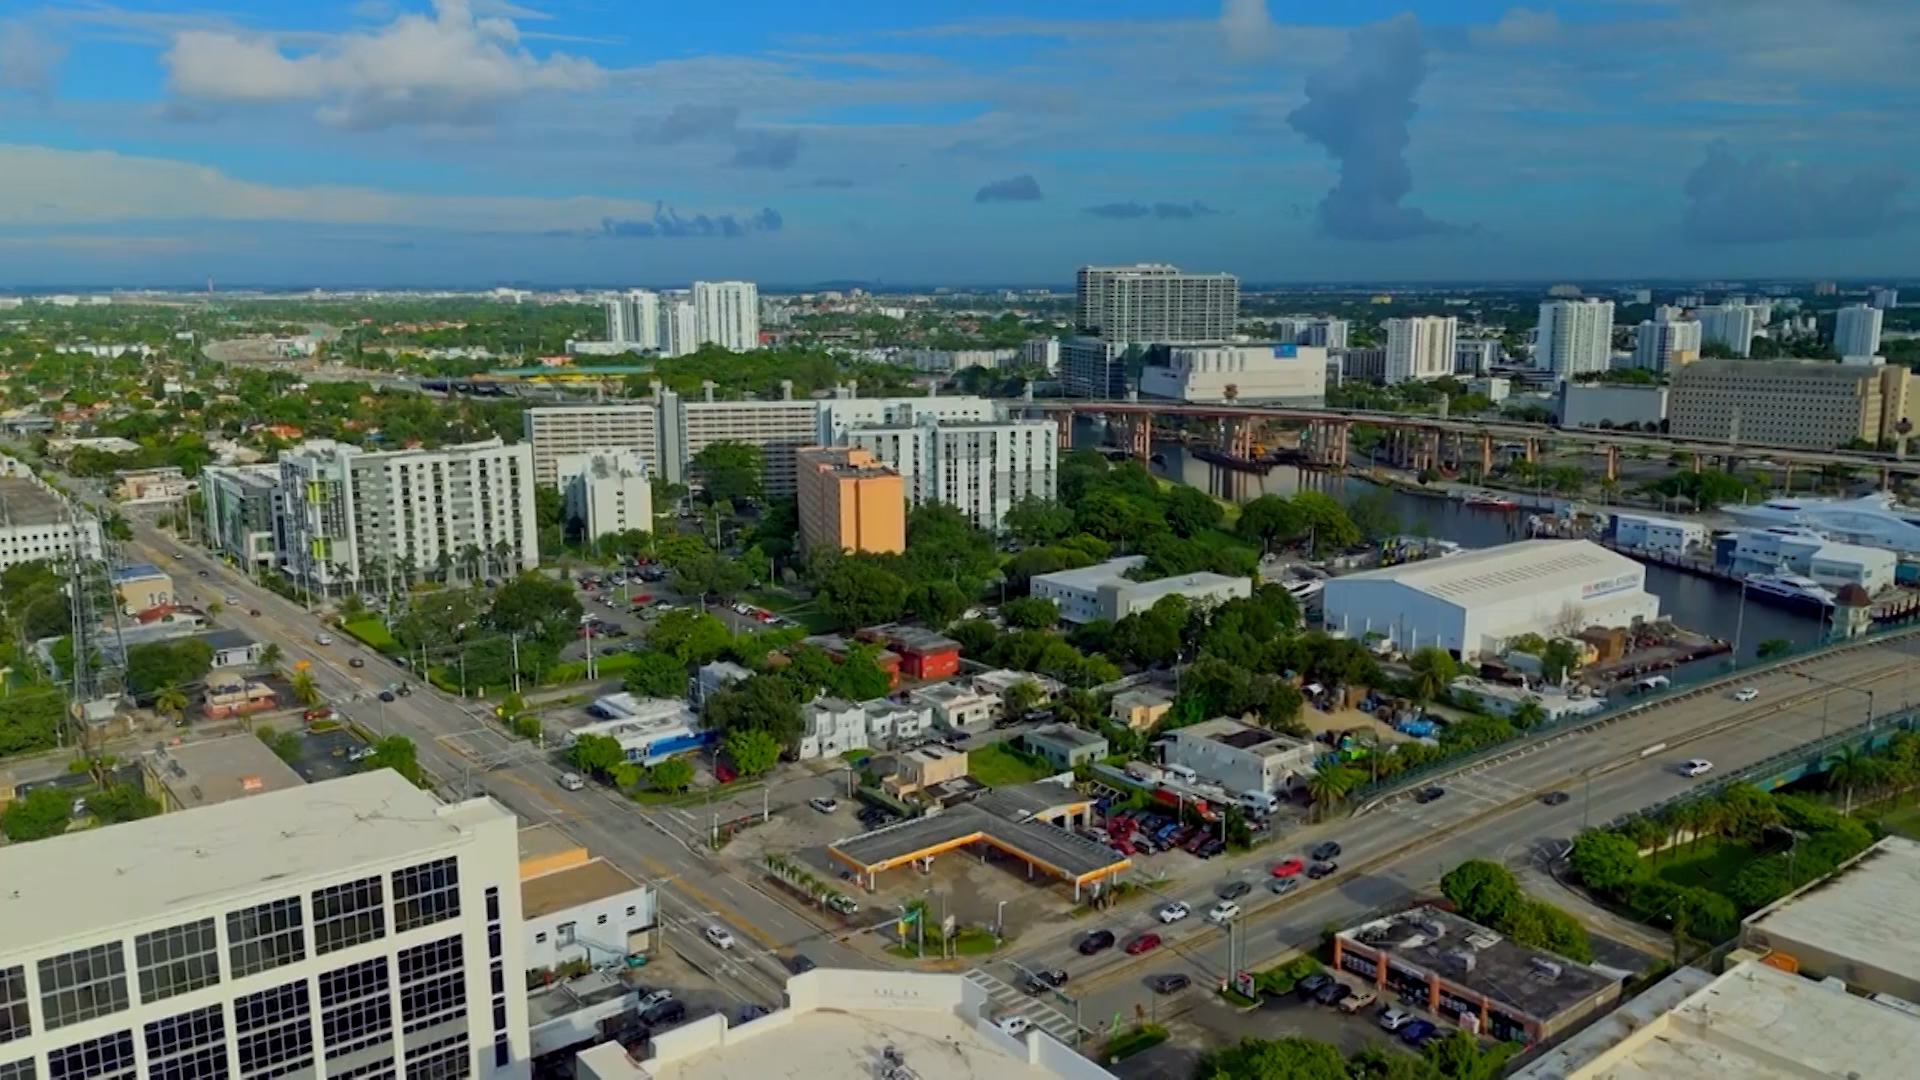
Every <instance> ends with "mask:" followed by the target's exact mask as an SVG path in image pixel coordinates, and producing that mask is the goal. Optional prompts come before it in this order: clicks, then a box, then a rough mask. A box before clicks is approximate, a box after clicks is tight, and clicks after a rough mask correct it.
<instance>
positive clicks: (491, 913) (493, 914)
mask: <svg viewBox="0 0 1920 1080" xmlns="http://www.w3.org/2000/svg"><path fill="white" fill-rule="evenodd" d="M487 921H488V922H499V921H500V889H499V887H498V886H493V885H489V886H488V887H487Z"/></svg>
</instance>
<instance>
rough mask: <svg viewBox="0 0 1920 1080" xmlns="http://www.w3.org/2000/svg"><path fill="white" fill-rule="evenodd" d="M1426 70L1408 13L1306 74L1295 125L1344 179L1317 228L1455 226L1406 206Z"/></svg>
mask: <svg viewBox="0 0 1920 1080" xmlns="http://www.w3.org/2000/svg"><path fill="white" fill-rule="evenodd" d="M1426 77H1427V47H1426V42H1425V41H1424V40H1422V38H1421V35H1420V23H1419V20H1417V19H1415V18H1414V17H1413V16H1412V15H1410V14H1403V15H1399V16H1396V17H1394V18H1392V19H1389V20H1387V21H1386V22H1382V23H1375V24H1373V25H1371V26H1365V27H1361V28H1359V29H1358V30H1355V31H1354V32H1353V35H1352V37H1351V38H1350V40H1349V42H1348V46H1347V55H1346V57H1345V58H1344V59H1343V60H1342V61H1341V62H1340V63H1338V64H1336V65H1335V66H1333V67H1330V68H1325V69H1323V70H1321V71H1318V72H1315V73H1314V74H1313V75H1311V76H1309V77H1308V78H1307V86H1306V93H1307V103H1306V104H1304V105H1302V106H1300V107H1299V108H1297V109H1295V110H1293V112H1291V113H1289V114H1287V123H1288V125H1289V126H1291V127H1292V128H1293V129H1294V130H1295V131H1297V132H1299V133H1300V134H1301V135H1304V136H1306V137H1307V138H1308V139H1311V140H1312V141H1314V142H1317V143H1319V144H1320V145H1321V146H1323V147H1325V148H1326V151H1327V153H1329V154H1331V155H1333V158H1334V160H1336V161H1337V162H1339V165H1340V182H1339V183H1337V184H1335V185H1334V187H1333V190H1332V191H1329V192H1328V193H1327V195H1326V198H1324V199H1322V200H1320V209H1319V213H1318V227H1319V229H1320V231H1321V232H1322V233H1324V234H1326V235H1327V236H1331V237H1335V238H1337V239H1341V240H1400V239H1404V238H1407V237H1412V236H1425V235H1430V234H1433V233H1447V232H1453V231H1455V229H1454V226H1452V225H1448V224H1447V223H1445V222H1442V221H1436V220H1435V219H1433V218H1431V217H1428V216H1427V213H1426V211H1424V210H1418V209H1415V208H1413V207H1410V206H1402V205H1401V201H1402V200H1403V199H1405V198H1406V197H1407V195H1408V194H1410V193H1411V192H1412V191H1413V170H1412V169H1410V168H1408V167H1407V143H1408V142H1409V141H1410V136H1409V134H1408V124H1409V123H1411V122H1412V120H1413V114H1414V112H1415V110H1416V109H1417V106H1416V105H1415V103H1414V95H1415V94H1417V93H1418V92H1419V90H1420V84H1421V83H1423V82H1425V81H1426Z"/></svg>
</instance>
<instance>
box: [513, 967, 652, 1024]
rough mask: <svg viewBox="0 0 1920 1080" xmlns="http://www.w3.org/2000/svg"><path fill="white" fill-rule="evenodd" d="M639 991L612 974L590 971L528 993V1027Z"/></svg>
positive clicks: (635, 995)
mask: <svg viewBox="0 0 1920 1080" xmlns="http://www.w3.org/2000/svg"><path fill="white" fill-rule="evenodd" d="M638 996H639V991H637V990H635V989H634V988H633V986H632V985H631V984H629V983H627V982H625V981H623V980H621V979H619V978H617V977H615V976H614V975H613V974H611V973H609V972H605V971H589V972H587V973H586V974H585V975H576V976H574V977H573V978H571V979H567V980H566V981H564V982H557V983H554V984H553V985H552V986H548V987H544V988H542V989H540V990H535V991H530V992H529V993H528V994H527V1026H528V1027H530V1028H536V1027H539V1026H540V1025H541V1024H544V1023H547V1022H548V1021H551V1020H558V1019H560V1018H561V1017H563V1016H566V1015H568V1014H569V1013H575V1012H579V1011H580V1010H581V1009H586V1008H591V1007H592V1006H595V1005H598V1004H601V1003H602V1002H607V1001H615V1000H619V999H621V998H630V997H632V998H637V997H638Z"/></svg>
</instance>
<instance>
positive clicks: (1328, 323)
mask: <svg viewBox="0 0 1920 1080" xmlns="http://www.w3.org/2000/svg"><path fill="white" fill-rule="evenodd" d="M1296 344H1300V345H1312V346H1315V347H1317V348H1322V349H1344V348H1346V347H1347V320H1345V319H1321V320H1320V321H1318V322H1315V323H1311V324H1309V325H1307V326H1304V327H1302V328H1301V330H1300V338H1299V340H1298V341H1297V342H1296Z"/></svg>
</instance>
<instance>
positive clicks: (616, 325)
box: [606, 296, 633, 345]
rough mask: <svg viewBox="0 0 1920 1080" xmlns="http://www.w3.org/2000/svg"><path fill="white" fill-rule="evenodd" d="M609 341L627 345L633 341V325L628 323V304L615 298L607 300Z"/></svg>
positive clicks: (619, 298)
mask: <svg viewBox="0 0 1920 1080" xmlns="http://www.w3.org/2000/svg"><path fill="white" fill-rule="evenodd" d="M606 306H607V340H608V341H609V342H611V343H613V344H615V345H625V344H626V343H627V342H629V341H632V340H633V324H632V323H629V322H628V321H627V302H626V300H625V299H623V298H621V297H618V296H615V297H610V298H609V299H608V300H607V305H606Z"/></svg>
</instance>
